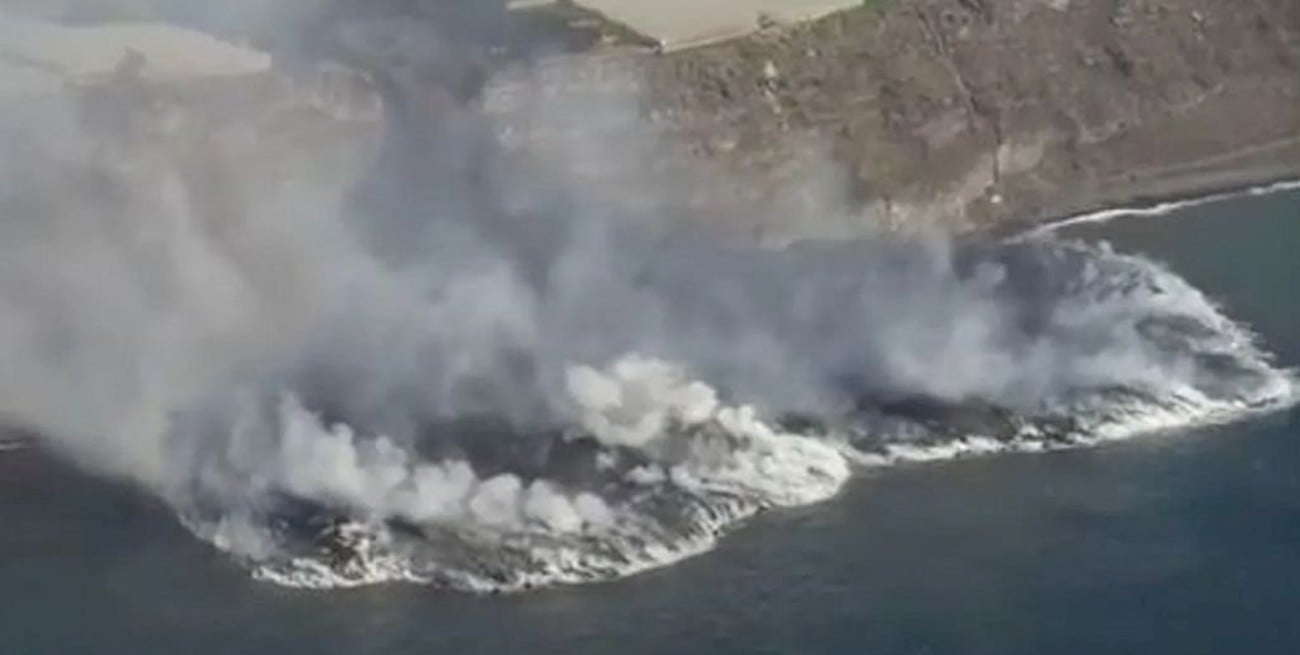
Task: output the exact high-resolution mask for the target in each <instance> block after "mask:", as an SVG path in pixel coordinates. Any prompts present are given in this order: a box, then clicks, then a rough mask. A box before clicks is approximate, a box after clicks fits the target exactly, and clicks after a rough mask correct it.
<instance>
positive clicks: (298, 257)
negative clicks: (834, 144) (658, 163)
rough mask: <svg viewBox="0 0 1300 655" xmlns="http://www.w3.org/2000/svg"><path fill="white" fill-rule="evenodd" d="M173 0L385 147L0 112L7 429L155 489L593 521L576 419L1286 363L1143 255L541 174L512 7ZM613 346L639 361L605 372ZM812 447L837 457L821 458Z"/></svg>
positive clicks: (774, 408) (1137, 384)
mask: <svg viewBox="0 0 1300 655" xmlns="http://www.w3.org/2000/svg"><path fill="white" fill-rule="evenodd" d="M168 4H169V6H168V8H167V10H168V11H170V12H172V13H173V15H176V16H180V17H182V18H181V19H183V20H187V21H191V22H194V23H195V24H216V23H220V24H222V25H223V26H224V27H223V29H230V30H235V31H247V30H248V26H250V25H252V26H257V27H260V28H262V29H263V30H264V31H266V32H267V33H269V34H271V37H270V38H272V40H273V41H274V47H275V48H277V49H282V50H283V51H284V52H286V53H288V54H285V55H284V56H285V57H289V58H290V59H297V60H298V61H300V62H303V61H307V62H309V61H313V60H315V59H318V58H322V57H328V58H331V59H334V60H336V61H341V62H343V63H345V64H347V65H349V66H351V67H354V68H355V69H356V70H359V71H362V72H363V73H364V74H365V75H366V76H367V79H368V80H369V81H370V83H371V84H373V86H374V87H375V88H376V89H378V91H379V92H380V93H381V95H382V98H383V106H384V134H383V136H382V137H381V138H380V139H379V143H378V145H377V147H370V146H369V144H368V142H367V140H366V139H357V140H356V141H355V143H354V142H352V141H346V143H347V145H339V144H338V143H333V142H332V143H330V144H321V143H314V142H312V141H311V140H310V139H295V138H293V137H292V135H291V134H290V135H288V136H286V135H283V134H277V133H276V132H274V131H273V130H271V131H268V128H267V127H265V126H261V125H257V124H251V123H247V122H241V121H228V122H224V123H215V124H214V123H210V122H203V121H200V122H197V123H191V122H190V120H191V119H190V118H189V117H187V115H185V113H184V112H183V111H182V112H180V113H179V114H176V113H174V112H170V113H169V111H168V110H167V109H166V107H165V103H164V107H163V108H158V107H156V106H154V105H150V104H149V103H144V104H140V103H138V102H134V101H130V102H128V104H127V105H126V106H127V107H129V108H130V111H129V112H128V114H129V116H128V119H124V122H123V121H118V122H114V121H111V120H110V121H109V123H111V129H107V130H106V129H104V128H103V127H102V126H100V127H96V125H99V122H103V121H99V122H96V121H97V120H99V119H96V120H90V121H89V122H88V116H91V117H94V116H97V115H98V114H95V113H94V112H91V113H90V114H87V111H86V107H87V106H95V105H94V104H93V103H90V105H88V104H87V102H82V101H81V100H78V99H76V98H73V97H57V98H46V99H41V100H24V101H22V102H15V103H6V104H5V106H4V107H3V108H0V112H2V113H0V139H2V140H3V143H4V144H5V148H4V150H3V154H0V417H3V418H4V419H5V420H6V421H8V422H10V423H13V424H17V425H21V426H24V427H29V428H31V429H33V430H35V431H37V432H39V433H40V434H41V435H42V436H43V438H45V439H46V440H48V441H49V443H51V444H52V445H53V446H54V447H56V448H58V449H60V450H61V451H62V452H64V453H66V454H68V455H69V456H71V457H73V458H75V459H76V460H77V461H79V462H81V463H83V464H84V465H87V466H90V467H93V468H95V469H96V470H99V471H103V472H106V473H109V474H113V475H119V476H124V477H128V478H132V479H134V480H137V481H139V482H141V483H142V484H145V485H147V486H148V487H149V488H151V489H154V490H156V491H158V492H159V493H161V494H162V495H163V496H164V497H165V498H167V499H168V500H170V501H171V502H173V503H175V504H177V505H178V506H182V507H186V508H189V507H192V506H195V505H199V506H215V507H216V508H217V509H215V510H213V511H215V512H216V513H218V514H223V513H224V515H225V517H226V518H229V517H230V516H236V515H238V514H239V512H236V511H233V510H230V508H251V509H249V511H254V510H256V509H257V508H258V507H259V506H260V505H265V504H270V503H274V502H277V501H275V498H276V497H278V496H280V495H285V494H287V495H290V496H297V497H303V498H307V499H310V500H313V501H317V502H321V503H323V504H326V505H329V506H334V507H341V508H344V509H345V510H347V511H350V512H357V513H371V514H376V515H379V516H381V517H400V518H403V519H406V520H411V521H438V520H442V521H452V520H455V521H470V522H473V523H475V524H476V525H484V526H500V525H515V524H520V525H522V524H525V523H528V522H530V521H531V522H533V523H540V524H543V525H545V526H548V527H549V528H551V529H554V530H557V531H560V532H564V531H566V530H567V531H572V530H577V529H579V527H578V526H600V525H606V524H609V523H610V522H611V521H613V520H614V519H612V518H611V516H612V515H613V514H614V510H612V509H611V508H610V506H609V501H608V499H605V498H602V497H601V496H599V495H598V494H597V493H594V492H593V490H592V489H588V488H584V487H583V486H582V484H581V483H582V480H583V478H584V477H588V478H589V477H591V475H590V474H576V473H575V474H569V475H567V477H566V476H561V475H559V474H557V473H555V471H552V470H551V468H548V467H555V466H559V465H558V464H556V463H555V462H556V461H558V460H556V459H555V457H554V455H553V452H552V451H554V450H555V449H556V448H558V446H556V445H555V444H556V441H555V439H554V437H555V435H556V434H562V433H565V432H566V431H573V430H575V429H576V430H585V431H587V432H590V433H592V434H594V438H595V439H596V441H597V442H598V445H600V446H601V447H607V448H625V449H631V450H635V451H638V452H639V453H640V455H639V456H640V457H643V458H649V459H650V460H654V459H655V458H670V457H677V455H672V454H670V453H668V450H667V449H666V448H665V447H663V446H662V445H661V444H655V443H652V441H653V439H651V438H650V437H649V436H647V435H648V434H651V433H657V431H660V430H659V429H660V428H663V429H667V428H668V427H671V426H673V425H682V424H685V425H695V424H702V423H703V422H706V421H711V420H718V421H721V420H723V419H721V418H718V417H727V418H726V419H725V422H726V424H727V425H732V426H741V427H737V428H736V433H737V434H745V435H760V436H756V437H752V439H753V440H754V441H753V443H763V444H768V443H774V442H772V439H774V437H772V436H771V435H770V434H769V432H766V431H764V430H765V428H762V429H760V428H759V427H754V425H753V423H754V422H755V421H756V420H757V419H756V418H755V417H753V416H751V415H749V414H744V413H743V412H739V413H737V412H738V411H739V410H737V411H733V410H730V409H726V403H728V402H736V403H752V404H754V405H755V406H757V407H759V408H760V410H761V412H762V415H763V416H766V417H777V416H781V415H784V414H809V415H816V416H822V417H834V418H846V417H850V416H852V415H854V414H855V413H857V412H861V411H862V410H863V407H864V403H876V404H882V405H883V404H889V403H898V402H904V401H911V400H914V399H916V398H923V399H927V401H930V402H937V403H953V404H959V403H971V402H976V403H988V404H994V405H997V406H999V407H1005V408H1009V409H1010V410H1014V411H1019V412H1025V413H1034V412H1045V411H1048V410H1050V409H1052V408H1053V407H1055V406H1057V405H1062V406H1065V405H1068V404H1069V403H1071V402H1075V401H1079V400H1080V399H1081V398H1083V397H1084V396H1085V395H1086V394H1088V393H1093V392H1098V391H1108V390H1116V389H1123V390H1129V391H1131V392H1133V393H1137V394H1145V395H1147V396H1150V397H1159V396H1161V395H1162V394H1163V395H1169V394H1174V395H1176V396H1178V397H1179V398H1183V399H1188V398H1193V399H1194V398H1195V397H1210V396H1213V397H1216V398H1237V397H1241V398H1247V399H1249V398H1254V397H1257V396H1261V395H1266V394H1265V391H1261V390H1262V389H1264V388H1265V387H1267V385H1269V384H1274V383H1275V380H1274V378H1273V377H1271V374H1272V372H1271V370H1270V369H1268V368H1267V366H1266V365H1265V364H1263V363H1262V361H1263V360H1262V358H1259V357H1256V353H1255V351H1253V350H1252V349H1250V347H1249V344H1248V341H1249V339H1248V337H1247V336H1245V334H1244V332H1243V331H1241V330H1239V329H1237V328H1236V327H1235V326H1233V325H1232V324H1231V323H1229V322H1228V321H1227V320H1226V319H1223V318H1222V317H1221V316H1220V315H1219V314H1218V313H1217V311H1216V310H1215V308H1214V307H1213V305H1212V304H1211V303H1210V302H1209V301H1207V300H1206V299H1205V298H1203V297H1202V296H1201V295H1200V294H1199V293H1198V292H1196V290H1195V289H1192V288H1191V287H1189V286H1187V285H1186V284H1185V283H1183V282H1182V281H1181V280H1178V279H1177V278H1176V277H1174V276H1172V275H1171V274H1169V273H1167V272H1166V271H1164V270H1163V269H1161V268H1160V267H1158V266H1155V265H1153V264H1150V263H1148V262H1145V261H1143V260H1139V259H1135V258H1126V257H1122V256H1118V255H1114V254H1111V253H1107V252H1099V251H1095V250H1092V249H1087V248H1082V247H1073V246H1066V245H1061V244H1035V243H1029V242H1022V243H1018V244H992V245H983V246H969V247H968V246H962V247H957V246H955V245H954V244H952V243H951V242H949V241H948V240H946V239H943V238H938V237H934V238H929V237H926V238H902V237H883V236H882V237H877V238H873V239H869V240H867V241H864V242H858V243H852V244H822V245H812V244H806V245H798V246H794V247H790V248H787V249H784V250H781V251H764V250H758V249H755V248H752V247H748V246H744V245H737V244H731V243H724V242H720V241H717V240H713V239H710V238H709V237H707V236H705V234H704V233H703V231H699V230H696V231H691V230H681V229H679V228H677V227H669V226H670V225H676V223H675V222H674V221H673V220H669V219H670V218H675V217H671V216H670V212H669V211H668V210H667V209H664V214H663V215H659V214H657V213H656V209H657V208H656V207H655V206H654V205H653V204H651V205H649V206H647V205H646V204H644V203H639V204H638V205H637V208H636V210H635V211H632V210H627V209H626V208H620V207H619V205H618V203H617V202H606V201H604V200H602V201H596V200H593V199H594V198H604V199H608V198H609V196H610V194H609V193H608V192H609V189H601V188H592V187H586V186H584V183H583V182H582V181H581V180H582V179H583V178H582V177H581V176H578V175H568V174H566V171H565V167H566V166H569V165H577V164H581V165H583V166H591V165H592V163H593V158H595V160H596V163H599V160H600V159H601V158H602V157H605V156H606V155H605V154H603V153H604V152H606V151H603V150H602V149H601V148H599V147H591V146H592V144H587V143H582V141H581V138H578V139H577V140H575V141H574V142H571V143H569V144H568V146H569V147H570V148H571V150H570V153H571V154H572V155H573V156H572V158H571V159H564V158H555V159H552V160H551V161H548V162H546V164H547V166H546V167H545V168H539V167H538V166H536V162H533V163H532V164H529V163H527V162H524V161H521V159H519V158H516V157H513V156H510V155H508V154H507V153H506V152H505V151H504V150H503V149H502V148H501V145H500V143H499V139H498V133H499V131H500V126H499V125H497V124H495V123H494V122H493V120H492V119H491V118H490V117H488V116H487V115H486V114H485V113H484V112H483V111H482V91H483V88H484V86H485V84H487V83H488V80H489V79H490V71H491V61H492V59H491V58H492V53H493V51H494V48H496V47H497V45H499V42H500V39H502V38H504V35H507V34H508V33H509V32H508V30H507V29H506V28H505V27H504V21H505V20H506V18H505V11H504V7H503V6H502V4H501V3H495V4H493V3H485V2H471V1H466V2H450V1H448V2H442V3H437V2H432V3H415V2H406V3H399V2H385V3H329V4H322V3H310V4H306V3H305V4H304V5H303V7H305V9H304V8H296V9H295V11H292V12H289V11H287V10H285V8H284V7H285V6H283V5H279V4H276V3H258V2H250V3H243V4H229V5H227V4H222V5H221V7H222V9H221V10H220V11H221V13H220V14H219V15H218V14H215V13H212V12H213V11H214V9H213V8H214V7H216V5H211V6H209V4H199V3H176V2H172V3H168ZM271 14H274V17H269V16H271ZM532 90H533V91H535V93H534V94H532V95H529V94H525V95H526V96H528V97H530V98H531V99H532V101H533V102H535V106H531V105H530V106H525V107H524V108H523V111H525V112H526V113H527V114H528V115H529V116H530V117H531V118H532V119H533V121H534V122H535V123H546V122H547V121H550V120H552V119H553V118H554V117H556V116H566V115H571V114H572V113H573V112H587V114H584V117H589V118H590V120H593V121H598V120H602V119H609V118H611V117H613V118H614V119H616V120H627V119H626V118H624V117H626V116H635V111H636V104H635V103H636V102H637V100H638V99H637V98H636V97H635V96H630V97H626V98H623V99H615V100H613V101H610V100H608V99H606V100H605V101H602V102H592V103H586V102H584V101H583V99H581V98H573V97H558V98H557V97H554V96H553V95H548V94H547V93H546V92H545V89H537V88H534V89H532ZM83 100H85V99H83ZM89 100H94V97H93V94H92V97H90V98H89V99H88V101H89ZM111 101H112V98H109V101H106V102H108V104H107V105H105V106H108V107H113V106H115V105H113V103H112V102H111ZM110 113H111V112H110ZM586 119H587V118H584V120H586ZM630 124H632V125H635V124H636V121H635V120H632V121H630ZM290 132H292V130H290ZM623 138H625V139H628V140H629V141H633V142H637V141H646V142H650V141H653V140H654V139H655V138H656V137H655V135H653V134H652V133H650V132H649V131H648V130H646V131H645V132H635V131H633V132H630V133H624V134H623ZM639 145H645V147H644V150H642V149H641V148H640V147H636V148H632V149H631V151H632V152H637V151H644V152H658V150H657V149H656V148H654V147H652V146H651V145H646V144H644V143H642V144H639ZM620 151H621V152H624V153H625V152H628V151H629V150H628V149H626V148H620ZM340 153H341V154H340ZM608 156H609V157H610V159H609V162H608V163H609V165H610V166H611V167H612V166H619V165H623V164H621V163H620V162H618V161H617V153H611V154H609V155H608ZM654 182H655V183H656V184H659V183H662V182H664V180H663V179H658V178H655V179H654ZM637 191H638V193H637V195H638V197H646V196H654V195H656V194H657V195H660V196H663V197H665V198H670V197H671V196H673V194H674V193H675V189H674V188H672V187H671V186H665V187H663V188H653V189H638V190H637ZM827 204H828V205H834V204H835V203H834V202H833V201H832V202H828V203H827ZM668 206H669V204H668V203H665V204H664V207H665V208H666V207H668ZM704 219H705V220H706V219H707V217H704ZM789 219H790V220H799V217H793V216H792V217H789ZM629 353H635V354H637V356H638V357H641V358H646V359H643V360H634V361H633V362H632V363H630V364H629V363H626V362H625V363H624V364H623V365H622V368H619V369H617V370H616V372H615V373H610V374H608V376H606V375H605V374H603V373H601V372H600V371H602V370H603V369H604V367H606V366H608V365H610V363H611V362H614V361H617V360H620V359H621V358H624V357H625V356H626V355H627V354H629ZM1243 353H1244V354H1243ZM655 361H665V362H672V363H674V364H679V365H681V366H682V367H683V368H684V369H685V370H686V371H688V372H689V375H690V376H691V377H693V378H697V379H701V380H705V381H708V382H709V384H710V385H712V386H713V387H716V388H717V389H719V390H721V394H722V398H721V399H719V398H718V397H716V396H715V395H714V392H713V391H712V390H711V389H708V388H701V387H698V386H692V385H691V384H690V383H688V382H687V381H685V380H683V379H679V377H678V376H679V374H678V373H673V372H671V371H669V370H668V369H665V368H663V367H662V366H661V365H660V364H655V363H654V362H655ZM637 362H640V363H637ZM1224 380H1228V381H1227V382H1225V381H1224ZM665 408H667V409H665ZM647 430H649V432H647ZM746 438H747V439H749V438H750V437H746ZM765 447H768V446H765ZM771 448H776V447H775V446H771ZM801 448H804V449H805V450H804V451H800V452H801V453H803V454H802V455H800V456H801V457H803V456H807V457H812V458H813V460H810V461H816V462H818V463H817V464H816V466H812V465H809V467H808V469H807V470H816V471H822V472H826V474H825V476H823V477H826V479H839V477H837V476H840V475H841V473H842V471H839V469H837V468H836V466H837V465H835V464H827V463H826V462H828V461H831V460H833V459H834V455H833V454H831V455H828V454H826V453H823V452H821V451H816V452H815V453H814V454H813V455H808V454H807V453H808V452H812V451H807V447H803V446H801ZM773 452H782V451H779V450H774V451H773ZM814 455H815V457H814ZM755 470H758V469H755ZM768 475H776V474H775V473H769V474H768ZM800 476H804V477H800ZM557 477H558V478H564V479H565V480H568V481H569V482H571V483H572V486H573V488H566V486H565V484H564V483H563V482H555V481H552V480H551V478H557ZM774 479H781V480H785V479H787V478H780V477H779V476H778V478H774ZM788 479H789V480H794V481H798V483H799V484H805V483H808V479H807V477H806V475H805V474H804V473H798V474H790V477H789V478H788ZM792 484H794V483H793V482H792ZM588 486H590V485H588ZM814 495H815V494H814ZM794 497H798V496H797V495H796V496H794ZM240 511H243V510H240ZM226 518H223V521H226ZM232 526H234V527H232ZM215 530H216V531H217V532H218V533H220V534H219V535H210V536H212V538H213V539H214V540H216V541H221V540H223V539H225V540H230V539H234V540H237V541H238V540H241V538H239V537H232V536H231V535H234V534H243V532H242V531H241V529H240V528H239V527H238V525H237V524H236V523H230V522H223V523H221V526H220V527H219V528H216V529H215ZM242 541H243V542H244V543H243V545H241V546H239V550H241V552H244V553H248V554H252V553H256V552H258V550H259V546H256V545H249V542H250V541H255V540H253V539H252V538H251V537H250V538H247V539H242Z"/></svg>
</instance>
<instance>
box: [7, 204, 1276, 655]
mask: <svg viewBox="0 0 1300 655" xmlns="http://www.w3.org/2000/svg"><path fill="white" fill-rule="evenodd" d="M1068 231H1069V233H1070V235H1071V236H1074V237H1078V238H1082V239H1087V240H1107V241H1109V242H1111V243H1112V244H1113V246H1114V248H1115V249H1116V250H1119V251H1125V252H1138V253H1144V254H1147V255H1149V256H1151V257H1152V258H1155V259H1158V260H1161V261H1163V262H1165V263H1167V264H1169V265H1170V266H1171V267H1172V268H1173V269H1174V270H1175V271H1177V272H1178V273H1180V274H1181V275H1183V276H1184V277H1185V278H1187V279H1188V280H1189V281H1191V282H1192V283H1193V284H1194V285H1196V286H1197V287H1199V288H1200V289H1202V290H1204V291H1205V292H1206V293H1208V294H1210V295H1211V296H1213V297H1214V298H1216V299H1217V300H1218V301H1219V302H1221V303H1222V304H1223V306H1224V307H1225V309H1226V313H1227V314H1228V315H1229V316H1232V317H1234V318H1236V319H1239V320H1242V321H1244V322H1246V323H1248V324H1249V325H1251V326H1253V328H1254V329H1255V330H1256V331H1257V332H1258V333H1259V334H1260V336H1261V338H1262V343H1263V344H1264V345H1265V347H1266V348H1267V349H1268V350H1270V351H1271V352H1273V353H1275V354H1276V355H1277V357H1278V361H1279V363H1280V364H1282V365H1287V366H1296V365H1300V191H1294V190H1293V191H1287V192H1281V193H1273V194H1269V195H1257V196H1245V197H1238V198H1234V199H1229V200H1223V201H1218V202H1211V203H1207V204H1201V205H1197V206H1192V207H1187V208H1184V209H1180V210H1177V211H1174V212H1171V213H1169V214H1167V215H1162V216H1139V217H1129V218H1122V219H1117V220H1114V221H1110V222H1107V223H1097V224H1081V225H1077V226H1074V227H1071V228H1069V229H1068ZM47 653H50V654H53V653H87V654H100V653H103V654H117V653H121V654H131V655H137V654H150V653H164V654H169V655H170V654H182V655H207V654H210V653H211V654H216V653H231V654H241V655H262V654H275V655H290V654H294V655H296V654H300V653H301V654H331V653H340V654H342V653H346V654H349V655H352V654H364V653H377V654H388V653H430V654H437V653H447V654H456V655H474V654H478V653H492V654H498V653H527V654H529V655H542V654H565V655H569V654H577V653H617V654H620V655H637V654H640V653H646V654H655V655H691V654H695V653H708V654H711V655H730V654H741V653H746V654H748V653H845V654H853V655H859V654H861V655H866V654H872V653H880V654H916V655H922V654H926V655H940V654H954V655H956V654H988V655H1018V654H1024V655H1075V654H1077V655H1108V654H1120V653H1141V654H1142V655H1159V654H1178V655H1188V654H1196V653H1205V654H1216V655H1217V654H1234V655H1235V654H1242V655H1268V654H1274V653H1275V654H1278V655H1294V654H1296V653H1300V410H1296V409H1292V410H1287V411H1282V412H1275V413H1272V414H1268V415H1264V416H1259V417H1256V418H1252V419H1249V420H1247V421H1244V422H1238V423H1233V424H1229V425H1220V426H1216V427H1211V428H1203V429H1197V430H1193V431H1183V432H1177V433H1165V434H1157V435H1151V436H1146V437H1140V438H1137V439H1133V440H1128V441H1123V442H1117V443H1112V444H1107V445H1103V446H1099V447H1095V448H1089V449H1079V450H1071V451H1065V452H1053V453H1039V454H1008V455H1000V456H991V457H985V458H978V459H971V460H967V461H957V462H946V463H934V464H923V465H907V466H900V467H895V468H889V469H881V470H877V471H872V472H867V473H866V474H864V475H860V476H858V477H857V478H856V479H855V480H854V481H853V482H851V483H850V485H849V488H848V489H847V490H846V491H845V492H844V493H843V494H842V495H840V496H839V497H837V498H835V499H834V500H831V501H829V502H826V503H822V504H818V505H815V506H811V507H807V508H802V509H797V510H790V511H776V512H769V513H766V514H763V515H761V516H760V517H758V518H757V519H755V520H752V521H750V522H749V523H748V524H747V525H745V526H744V527H743V528H742V529H739V530H737V531H736V532H734V533H733V534H730V535H729V536H728V537H727V538H725V539H723V540H722V542H721V544H720V546H719V547H718V548H717V549H715V550H713V551H711V552H709V553H707V554H704V555H702V556H699V557H695V558H692V559H689V560H687V561H685V562H683V563H681V564H678V565H675V566H671V567H668V568H664V569H659V570H655V571H652V572H649V573H645V574H642V575H639V576H635V577H631V578H628V579H623V580H619V581H615V582H609V583H603V584H594V585H587V586H580V587H570V588H559V589H551V590H543V591H537V592H532V593H524V594H515V595H507V596H476V595H469V594H464V593H457V592H449V591H439V590H436V589H432V588H426V587H420V586H413V585H379V586H373V587H367V588H362V589H359V590H352V591H326V592H312V591H301V590H293V589H287V588H282V587H278V586H275V585H272V584H269V583H265V582H257V581H255V580H253V579H251V577H250V576H249V575H248V572H247V570H246V569H245V568H243V567H241V566H240V565H238V564H237V563H235V562H234V561H232V560H231V559H230V558H229V557H227V556H225V555H222V554H220V553H218V552H216V551H215V550H214V549H212V548H211V547H210V546H208V545H207V544H206V543H203V542H201V541H199V540H197V539H195V538H194V537H193V536H192V535H191V534H190V533H189V532H187V531H186V530H185V529H184V528H183V527H182V526H181V525H180V524H179V523H178V522H177V521H176V519H175V518H174V516H173V515H172V514H171V512H170V511H169V510H168V509H167V508H165V507H163V506H161V505H160V504H158V503H157V502H156V501H154V500H151V499H150V497H148V496H147V495H144V494H141V493H139V492H137V491H135V490H133V489H131V488H129V487H125V486H119V485H114V484H112V483H108V482H103V481H100V480H98V479H96V478H93V477H90V476H86V475H82V474H80V473H78V472H76V471H75V470H73V469H72V468H70V467H69V466H67V465H65V464H63V463H61V462H59V461H55V460H54V459H52V458H50V457H49V456H47V455H45V454H43V453H42V452H41V451H40V450H39V449H36V448H24V449H18V450H13V451H8V452H4V453H0V654H3V655H42V654H47Z"/></svg>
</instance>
